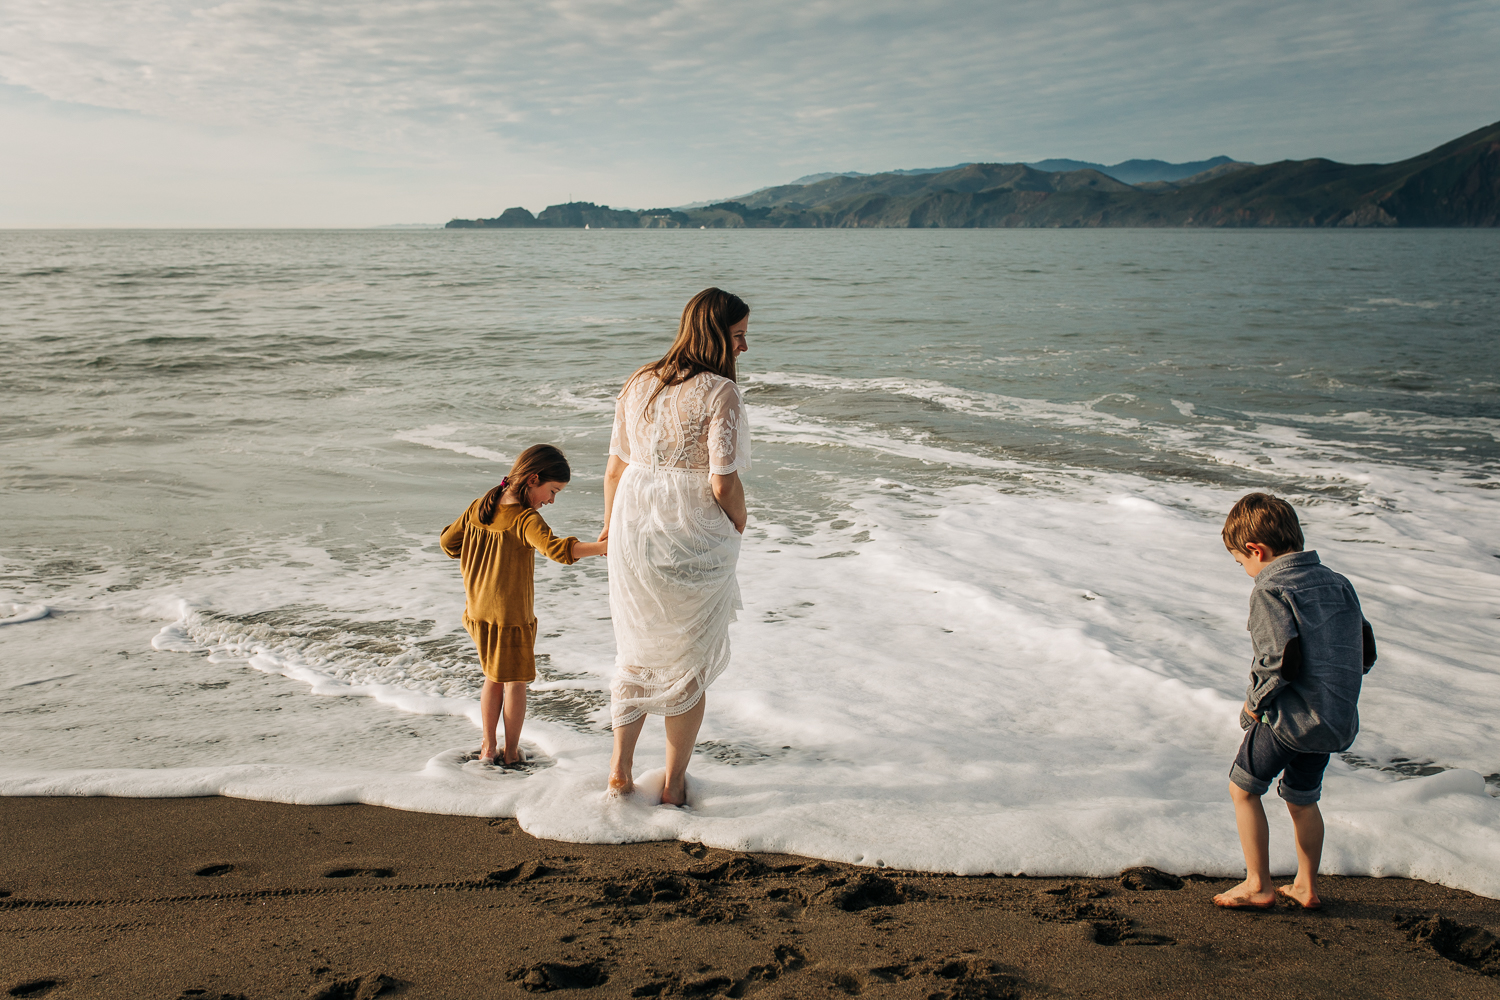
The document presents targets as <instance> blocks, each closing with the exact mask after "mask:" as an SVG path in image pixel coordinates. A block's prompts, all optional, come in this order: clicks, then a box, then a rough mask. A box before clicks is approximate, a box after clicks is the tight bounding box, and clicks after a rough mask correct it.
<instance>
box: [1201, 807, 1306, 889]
mask: <svg viewBox="0 0 1500 1000" xmlns="http://www.w3.org/2000/svg"><path fill="white" fill-rule="evenodd" d="M1229 797H1230V798H1232V799H1233V800H1234V821H1235V825H1236V826H1238V827H1239V830H1240V849H1241V850H1242V851H1244V852H1245V881H1243V882H1241V883H1240V884H1239V885H1237V886H1235V887H1234V888H1232V889H1228V890H1226V891H1224V892H1221V893H1219V894H1218V895H1217V896H1215V897H1214V905H1215V906H1224V907H1228V908H1230V909H1247V908H1248V909H1258V910H1264V909H1266V908H1267V907H1269V906H1271V905H1272V904H1273V903H1275V902H1276V890H1275V888H1274V887H1273V886H1272V885H1271V828H1270V826H1269V825H1268V824H1267V823H1266V810H1265V808H1264V807H1263V806H1262V805H1261V804H1260V796H1259V795H1252V794H1250V793H1249V792H1247V791H1245V790H1244V789H1243V788H1241V787H1240V786H1239V785H1236V784H1234V783H1233V782H1230V785H1229ZM1320 825H1321V823H1320Z"/></svg>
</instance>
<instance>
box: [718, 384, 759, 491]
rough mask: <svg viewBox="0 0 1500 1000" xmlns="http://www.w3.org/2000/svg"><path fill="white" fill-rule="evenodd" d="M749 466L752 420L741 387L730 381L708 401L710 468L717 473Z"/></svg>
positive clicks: (726, 472)
mask: <svg viewBox="0 0 1500 1000" xmlns="http://www.w3.org/2000/svg"><path fill="white" fill-rule="evenodd" d="M749 468H750V423H749V421H747V420H746V419H745V400H744V397H743V396H741V395H740V387H739V386H737V385H735V384H734V383H733V382H730V381H729V380H727V379H726V380H725V381H724V382H723V384H721V385H719V386H718V387H716V388H715V389H714V393H713V396H712V397H711V398H710V399H709V401H708V471H709V472H712V473H713V474H714V475H717V476H727V475H729V474H730V473H731V472H744V471H745V470H747V469H749Z"/></svg>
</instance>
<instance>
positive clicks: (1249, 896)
mask: <svg viewBox="0 0 1500 1000" xmlns="http://www.w3.org/2000/svg"><path fill="white" fill-rule="evenodd" d="M1275 903H1276V893H1275V892H1273V891H1272V890H1270V889H1256V888H1253V887H1252V886H1251V885H1250V880H1249V879H1246V880H1245V881H1243V882H1241V883H1240V884H1239V885H1237V886H1235V887H1234V888H1233V889H1229V890H1226V891H1224V892H1221V893H1219V894H1218V895H1217V896H1215V897H1214V905H1215V906H1222V907H1223V908H1224V909H1226V910H1269V909H1270V908H1271V907H1272V906H1273V905H1274V904H1275Z"/></svg>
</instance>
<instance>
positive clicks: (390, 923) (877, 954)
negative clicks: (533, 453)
mask: <svg viewBox="0 0 1500 1000" xmlns="http://www.w3.org/2000/svg"><path fill="white" fill-rule="evenodd" d="M1232 881H1234V880H1232V879H1214V878H1205V877H1201V876H1197V875H1193V874H1191V873H1181V874H1180V875H1179V874H1173V873H1167V872H1159V871H1156V870H1155V869H1130V870H1127V871H1125V872H1123V873H1121V874H1120V875H1118V876H1116V877H1113V878H1093V879H1089V878H1067V879H1063V878H1027V877H1001V878H996V877H958V876H951V875H950V876H945V875H941V874H934V873H919V872H905V871H892V870H889V869H886V870H875V869H870V868H862V867H856V866H852V865H841V864H830V863H827V862H821V861H814V860H810V859H806V858H798V857H791V856H787V855H770V854H755V855H751V854H744V853H739V852H735V851H725V850H716V849H713V848H710V847H707V846H705V845H702V844H691V843H679V842H676V841H664V842H653V843H642V844H623V845H620V844H567V843H559V842H554V841H544V840H537V839H535V838H533V837H530V836H528V835H527V834H526V833H524V832H522V831H521V830H520V828H519V827H518V826H517V824H516V822H515V821H514V820H511V819H489V820H486V819H482V818H474V817H460V816H438V815H428V814H423V813H412V812H399V811H395V810H390V809H382V808H378V807H375V806H364V805H346V806H293V805H280V804H274V803H266V802H251V801H246V800H242V799H231V798H183V799H108V798H6V799H0V931H3V933H0V970H3V975H0V989H4V990H6V991H8V993H7V994H6V995H8V996H13V997H48V998H52V1000H60V998H65V997H92V998H113V997H129V998H137V997H179V998H185V997H203V998H208V1000H234V998H244V1000H258V998H268V997H307V998H318V1000H334V998H369V997H376V996H393V997H404V998H417V997H444V998H449V997H469V996H474V997H478V996H484V997H490V996H494V997H521V996H525V995H527V994H528V993H543V992H552V991H559V990H560V991H565V992H563V993H562V995H564V996H568V997H579V998H589V1000H613V998H617V997H618V998H626V997H662V998H682V997H703V998H707V997H745V996H759V997H765V998H767V1000H770V998H779V997H803V996H818V997H848V996H861V995H868V996H872V997H891V998H911V1000H917V998H927V1000H931V998H943V1000H980V998H989V1000H1000V998H1023V997H1033V996H1035V997H1042V996H1052V997H1071V996H1079V997H1083V996H1092V997H1103V996H1108V997H1126V998H1133V997H1152V998H1164V997H1165V998H1172V997H1180V998H1184V1000H1186V998H1194V1000H1196V998H1199V997H1204V996H1229V995H1235V996H1244V997H1279V996H1350V997H1356V996H1357V997H1437V996H1442V997H1458V998H1467V997H1476V998H1478V997H1486V998H1488V997H1494V996H1495V995H1496V994H1497V992H1500V978H1497V974H1500V942H1497V941H1496V938H1495V937H1494V935H1493V934H1492V933H1491V931H1490V930H1489V928H1494V927H1496V926H1500V901H1496V900H1493V899H1486V898H1484V897H1481V896H1475V895H1473V894H1471V893H1467V892H1463V891H1461V890H1457V889H1449V888H1444V887H1442V886H1436V885H1431V884H1428V883H1425V882H1417V881H1411V880H1407V879H1397V878H1390V879H1377V878H1329V879H1327V880H1326V882H1325V884H1324V890H1323V892H1324V897H1325V900H1326V901H1327V906H1326V908H1325V909H1324V910H1322V911H1320V912H1316V913H1308V912H1303V911H1301V910H1299V909H1296V908H1294V907H1292V906H1291V904H1288V903H1281V904H1279V905H1278V906H1277V907H1275V908H1274V909H1272V910H1270V911H1264V912H1255V913H1242V912H1227V911H1222V910H1218V909H1216V908H1215V907H1214V906H1213V905H1212V904H1211V903H1210V899H1211V898H1212V896H1213V894H1214V893H1215V892H1218V891H1221V890H1222V889H1223V888H1225V887H1227V886H1228V885H1229V884H1230V883H1231V882H1232Z"/></svg>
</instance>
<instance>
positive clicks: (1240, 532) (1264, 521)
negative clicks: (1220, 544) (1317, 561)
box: [1223, 493, 1303, 556]
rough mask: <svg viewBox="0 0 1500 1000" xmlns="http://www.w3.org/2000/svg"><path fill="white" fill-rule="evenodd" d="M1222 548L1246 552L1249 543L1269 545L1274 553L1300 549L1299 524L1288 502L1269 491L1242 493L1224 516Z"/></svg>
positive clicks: (1300, 534) (1300, 530)
mask: <svg viewBox="0 0 1500 1000" xmlns="http://www.w3.org/2000/svg"><path fill="white" fill-rule="evenodd" d="M1223 535H1224V547H1225V548H1227V549H1229V551H1231V552H1248V551H1249V550H1248V549H1246V548H1245V546H1246V545H1247V544H1249V543H1250V542H1257V543H1259V544H1261V545H1264V546H1266V547H1267V548H1269V549H1270V550H1271V551H1272V552H1273V553H1274V554H1276V555H1278V556H1279V555H1282V554H1283V553H1286V552H1301V551H1302V545H1303V540H1302V525H1301V524H1300V523H1298V521H1297V512H1296V511H1295V510H1293V509H1292V505H1291V504H1289V503H1287V502H1286V501H1285V500H1283V499H1281V498H1280V497H1273V496H1271V494H1269V493H1246V494H1245V495H1244V496H1242V497H1240V499H1239V501H1238V502H1237V503H1236V504H1235V505H1234V508H1233V509H1232V510H1230V512H1229V516H1228V517H1226V518H1225V519H1224V532H1223Z"/></svg>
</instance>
